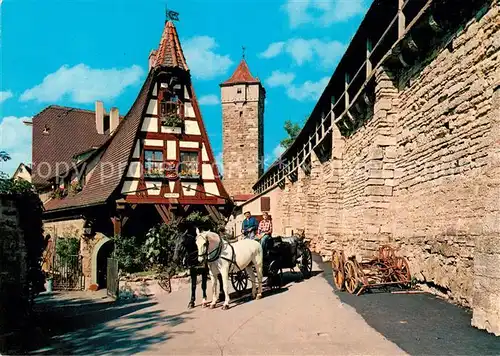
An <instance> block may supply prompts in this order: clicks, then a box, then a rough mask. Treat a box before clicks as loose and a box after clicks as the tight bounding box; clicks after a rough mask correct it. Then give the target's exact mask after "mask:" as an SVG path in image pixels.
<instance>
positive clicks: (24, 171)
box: [12, 163, 31, 183]
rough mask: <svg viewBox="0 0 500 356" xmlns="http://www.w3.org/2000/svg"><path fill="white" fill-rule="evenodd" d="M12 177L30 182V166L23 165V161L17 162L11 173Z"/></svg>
mask: <svg viewBox="0 0 500 356" xmlns="http://www.w3.org/2000/svg"><path fill="white" fill-rule="evenodd" d="M12 178H14V179H24V180H25V181H28V182H30V183H31V167H30V166H29V165H25V164H24V163H21V164H19V166H18V167H17V169H16V171H15V172H14V174H13V175H12Z"/></svg>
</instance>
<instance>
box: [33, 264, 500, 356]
mask: <svg viewBox="0 0 500 356" xmlns="http://www.w3.org/2000/svg"><path fill="white" fill-rule="evenodd" d="M315 259H316V261H317V262H314V265H313V269H314V271H315V272H316V273H315V276H313V277H311V278H310V279H308V280H305V281H300V274H296V275H292V274H287V275H286V276H285V277H286V280H287V283H286V285H285V287H284V288H283V289H282V290H281V291H279V292H273V293H271V292H270V291H265V292H264V297H263V298H262V299H261V300H247V298H240V299H232V302H231V304H230V305H231V308H230V309H229V310H227V311H223V310H221V308H220V306H221V305H222V303H219V304H218V307H217V308H216V309H214V310H211V309H208V308H201V307H200V306H199V303H200V302H201V290H200V289H199V288H198V296H197V307H196V308H194V309H191V310H188V309H187V308H186V306H187V303H188V301H189V296H190V295H189V294H190V293H189V289H188V288H185V287H184V288H181V289H180V290H179V291H177V292H174V293H172V294H161V295H158V296H156V297H153V298H149V299H143V300H138V301H127V300H122V301H119V302H113V301H111V300H110V299H109V298H106V296H105V291H99V292H97V293H91V294H89V293H67V294H61V295H53V296H43V297H42V298H40V300H39V301H38V302H37V307H38V308H42V309H45V310H46V314H45V315H47V318H46V319H45V318H44V320H45V324H47V323H48V324H47V325H45V327H46V328H47V326H48V329H50V330H51V335H49V340H46V342H45V344H39V345H38V350H37V352H36V353H39V354H40V353H41V354H51V355H52V354H84V355H88V354H92V355H109V354H119V355H128V354H136V353H142V354H147V355H400V354H406V353H405V352H407V353H409V354H417V355H438V354H439V355H444V354H447V355H456V354H463V355H472V354H481V355H500V338H495V337H494V336H492V335H490V334H487V333H485V332H482V331H480V330H477V329H474V328H472V327H471V326H470V316H467V315H466V312H465V311H463V310H462V309H460V308H457V307H455V306H453V305H451V304H449V303H446V302H443V301H440V300H438V299H436V298H434V297H433V296H430V295H401V294H399V295H395V294H390V293H378V294H377V293H373V294H365V295H363V296H360V297H356V296H352V295H350V294H348V293H345V292H343V293H338V292H334V289H333V288H332V286H331V285H330V284H331V269H330V268H329V266H328V264H323V263H321V261H319V260H318V259H317V256H316V257H315ZM320 270H323V272H322V273H318V272H319V271H320ZM186 287H187V286H186ZM209 291H210V285H209ZM209 294H210V293H209ZM209 299H210V298H209ZM354 308H356V309H354ZM381 333H382V334H381Z"/></svg>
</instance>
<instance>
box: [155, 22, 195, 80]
mask: <svg viewBox="0 0 500 356" xmlns="http://www.w3.org/2000/svg"><path fill="white" fill-rule="evenodd" d="M154 57H155V59H154V61H153V67H158V66H165V67H171V68H180V69H182V70H185V71H188V70H189V68H188V65H187V63H186V58H185V57H184V52H183V51H182V47H181V43H180V42H179V36H178V35H177V30H176V28H175V25H174V24H173V22H172V21H167V22H166V23H165V27H164V28H163V33H162V35H161V39H160V44H159V46H158V50H157V51H156V53H154Z"/></svg>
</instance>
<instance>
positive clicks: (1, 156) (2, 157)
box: [0, 151, 10, 162]
mask: <svg viewBox="0 0 500 356" xmlns="http://www.w3.org/2000/svg"><path fill="white" fill-rule="evenodd" d="M8 160H10V156H9V154H8V153H7V152H5V151H0V161H4V162H6V161H8Z"/></svg>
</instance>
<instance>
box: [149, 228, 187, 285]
mask: <svg viewBox="0 0 500 356" xmlns="http://www.w3.org/2000/svg"><path fill="white" fill-rule="evenodd" d="M178 237H179V223H178V222H177V221H173V222H171V223H169V224H160V225H156V226H154V227H152V228H151V229H149V231H148V232H147V234H146V243H145V244H144V252H145V255H146V258H147V260H148V261H149V262H150V263H151V264H152V266H153V267H154V268H156V269H159V270H160V271H163V272H167V273H168V274H169V275H174V274H175V273H177V272H178V271H180V270H181V269H182V268H181V266H178V265H177V264H176V263H175V262H174V250H175V242H176V240H177V238H178Z"/></svg>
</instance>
